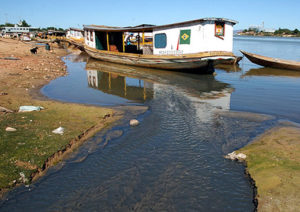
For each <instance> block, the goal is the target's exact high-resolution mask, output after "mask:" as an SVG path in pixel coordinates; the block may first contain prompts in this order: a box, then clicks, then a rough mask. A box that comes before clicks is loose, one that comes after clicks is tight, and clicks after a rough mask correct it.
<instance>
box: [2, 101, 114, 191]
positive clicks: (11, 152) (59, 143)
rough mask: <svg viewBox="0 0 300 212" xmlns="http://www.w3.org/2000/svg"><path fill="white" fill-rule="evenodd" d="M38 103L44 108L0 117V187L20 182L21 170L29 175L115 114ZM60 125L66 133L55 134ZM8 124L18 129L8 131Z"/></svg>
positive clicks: (47, 102)
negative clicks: (69, 144) (104, 119)
mask: <svg viewBox="0 0 300 212" xmlns="http://www.w3.org/2000/svg"><path fill="white" fill-rule="evenodd" d="M35 105H39V106H43V107H44V108H45V110H42V111H40V112H26V113H11V114H6V115H1V116H0V188H9V187H11V186H12V185H13V181H14V180H16V181H17V182H19V181H20V180H19V178H20V172H23V173H24V174H25V176H26V178H30V175H31V174H32V173H33V172H35V171H36V169H37V168H42V166H43V164H44V162H45V161H46V160H47V158H49V157H50V156H51V155H53V154H54V153H56V152H57V151H59V150H61V149H64V148H65V146H66V145H67V144H68V143H69V142H70V141H71V140H72V139H74V138H76V137H77V136H78V135H80V134H82V133H83V132H84V131H85V130H87V129H89V128H91V127H93V126H95V125H97V124H99V123H101V122H103V117H104V116H105V115H106V114H112V110H111V109H105V108H99V107H91V106H83V105H76V104H64V103H58V102H52V101H36V102H35ZM60 126H62V127H64V128H65V132H64V134H63V135H57V134H54V133H52V131H53V130H54V129H56V128H58V127H60ZM6 127H13V128H16V129H17V131H15V132H6V131H5V128H6Z"/></svg>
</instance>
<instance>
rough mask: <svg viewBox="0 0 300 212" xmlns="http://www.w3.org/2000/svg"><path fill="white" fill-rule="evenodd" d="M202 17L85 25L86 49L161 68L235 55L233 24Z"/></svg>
mask: <svg viewBox="0 0 300 212" xmlns="http://www.w3.org/2000/svg"><path fill="white" fill-rule="evenodd" d="M236 23H237V22H235V21H233V20H229V19H223V18H203V19H198V20H193V21H187V22H182V23H175V24H169V25H162V26H154V25H139V26H136V27H109V26H96V25H85V26H84V38H85V49H86V52H87V53H88V54H90V56H92V57H94V58H96V59H100V60H104V61H109V62H116V63H122V64H128V65H136V66H144V67H151V68H162V69H197V68H201V67H205V66H208V65H211V64H212V65H214V64H217V63H219V62H221V61H222V60H231V59H234V55H233V54H232V46H233V26H234V25H235V24H236Z"/></svg>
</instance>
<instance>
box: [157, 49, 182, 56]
mask: <svg viewBox="0 0 300 212" xmlns="http://www.w3.org/2000/svg"><path fill="white" fill-rule="evenodd" d="M158 53H159V54H160V55H183V50H161V51H159V52H158Z"/></svg>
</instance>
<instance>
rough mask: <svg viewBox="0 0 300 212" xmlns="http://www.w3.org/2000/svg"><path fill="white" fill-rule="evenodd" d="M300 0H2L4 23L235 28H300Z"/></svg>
mask: <svg viewBox="0 0 300 212" xmlns="http://www.w3.org/2000/svg"><path fill="white" fill-rule="evenodd" d="M299 10H300V0H205V1H204V0H148V1H143V0H139V1H138V0H127V1H121V0H114V1H112V0H106V1H104V0H81V1H79V0H50V1H47V0H44V1H43V0H10V1H8V0H0V24H4V23H5V22H10V23H17V22H19V20H23V19H24V20H26V21H27V23H29V24H30V25H32V26H33V27H49V26H54V27H57V28H60V27H61V28H65V29H66V28H69V27H79V28H82V26H83V25H89V24H96V25H109V26H135V25H139V24H155V25H163V24H171V23H176V22H182V21H189V20H195V19H200V18H205V17H222V18H228V19H233V20H236V21H238V22H239V23H238V24H237V25H236V26H235V27H234V29H235V30H239V29H247V28H248V27H249V26H258V25H261V24H262V22H264V26H265V28H268V29H269V28H270V29H271V28H273V29H278V28H279V27H280V28H288V29H295V28H298V29H299V30H300V12H299Z"/></svg>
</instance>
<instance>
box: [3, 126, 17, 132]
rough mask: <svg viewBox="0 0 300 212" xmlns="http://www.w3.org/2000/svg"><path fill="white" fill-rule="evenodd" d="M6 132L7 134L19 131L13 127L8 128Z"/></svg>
mask: <svg viewBox="0 0 300 212" xmlns="http://www.w3.org/2000/svg"><path fill="white" fill-rule="evenodd" d="M5 131H6V132H15V131H17V129H15V128H12V127H6V129H5Z"/></svg>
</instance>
